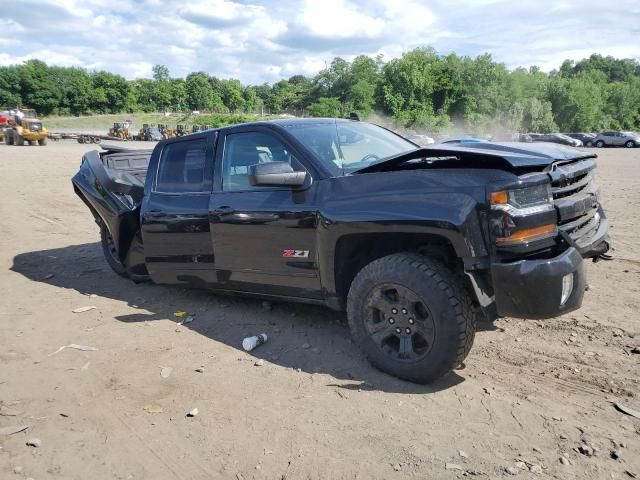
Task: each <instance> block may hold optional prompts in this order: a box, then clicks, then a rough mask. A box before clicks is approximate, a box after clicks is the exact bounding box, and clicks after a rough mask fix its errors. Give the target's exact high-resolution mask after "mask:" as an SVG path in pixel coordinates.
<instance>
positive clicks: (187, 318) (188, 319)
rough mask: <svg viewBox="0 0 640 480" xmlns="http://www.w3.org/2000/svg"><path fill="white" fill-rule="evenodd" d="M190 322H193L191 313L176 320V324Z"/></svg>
mask: <svg viewBox="0 0 640 480" xmlns="http://www.w3.org/2000/svg"><path fill="white" fill-rule="evenodd" d="M191 322H193V317H192V316H191V315H189V316H187V317H184V318H183V319H181V320H180V321H179V322H178V325H184V324H186V323H191Z"/></svg>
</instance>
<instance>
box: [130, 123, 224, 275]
mask: <svg viewBox="0 0 640 480" xmlns="http://www.w3.org/2000/svg"><path fill="white" fill-rule="evenodd" d="M215 135H216V132H211V133H210V134H208V135H207V136H199V137H197V138H194V139H188V140H186V139H180V140H179V141H174V142H167V143H166V144H165V145H164V147H163V149H162V151H161V152H160V155H159V157H158V160H157V163H156V164H155V165H151V167H155V169H156V176H155V179H154V181H153V184H152V185H151V191H150V192H149V193H148V194H147V195H146V196H145V200H144V202H143V204H142V208H141V221H142V237H143V242H144V253H145V262H146V265H147V269H148V270H149V273H150V275H151V278H152V279H153V280H154V281H155V282H157V283H169V284H185V285H192V286H207V285H208V284H210V283H211V282H212V281H213V279H214V277H215V276H214V260H215V258H214V251H213V246H212V244H211V236H210V232H209V197H210V195H211V189H212V185H213V157H214V150H213V144H214V140H215Z"/></svg>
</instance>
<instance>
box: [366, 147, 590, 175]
mask: <svg viewBox="0 0 640 480" xmlns="http://www.w3.org/2000/svg"><path fill="white" fill-rule="evenodd" d="M583 158H596V155H595V154H593V153H590V152H584V151H582V150H577V149H575V148H571V147H565V146H563V145H558V144H555V143H526V144H523V143H517V142H504V143H494V142H478V143H464V144H456V143H450V144H439V145H433V146H428V147H421V148H416V149H415V150H410V151H408V152H404V153H400V154H397V155H393V156H391V157H387V158H384V159H382V160H380V161H378V162H376V163H374V164H372V165H369V166H367V167H364V168H361V169H359V170H356V171H355V172H353V173H355V174H359V173H373V172H385V171H392V170H400V169H402V168H403V165H404V164H405V163H406V162H409V161H411V160H420V159H425V160H426V161H425V162H423V163H424V165H425V168H433V165H436V164H437V165H438V166H440V161H442V162H443V163H444V164H445V165H447V166H449V165H450V164H451V162H452V161H454V162H455V164H456V165H455V166H457V167H461V166H464V167H469V168H478V167H480V168H482V167H500V168H504V169H507V170H511V171H514V172H523V171H531V170H544V169H545V168H547V167H549V166H551V164H553V163H555V162H558V161H565V162H569V161H573V160H578V159H583ZM459 162H462V165H460V163H459ZM445 165H442V166H445Z"/></svg>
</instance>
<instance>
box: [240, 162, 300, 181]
mask: <svg viewBox="0 0 640 480" xmlns="http://www.w3.org/2000/svg"><path fill="white" fill-rule="evenodd" d="M306 180H307V172H296V171H294V170H293V168H291V165H289V164H288V163H287V162H268V163H258V164H256V165H251V166H250V167H249V183H250V184H251V186H253V187H301V186H302V185H304V182H305V181H306Z"/></svg>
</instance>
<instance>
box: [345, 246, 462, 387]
mask: <svg viewBox="0 0 640 480" xmlns="http://www.w3.org/2000/svg"><path fill="white" fill-rule="evenodd" d="M347 312H348V317H349V327H350V329H351V335H352V337H353V339H354V342H355V343H356V344H357V345H358V346H359V347H360V348H361V349H362V351H363V352H364V353H365V355H366V356H367V358H368V359H369V361H370V362H371V363H372V364H373V365H374V366H375V367H376V368H378V369H380V370H382V371H383V372H386V373H389V374H391V375H394V376H396V377H398V378H402V379H404V380H409V381H411V382H416V383H429V382H432V381H434V380H436V379H438V378H440V377H442V376H444V375H446V374H447V373H449V372H450V371H451V370H453V369H454V368H456V367H457V366H458V365H460V364H461V363H462V362H463V360H464V359H465V357H466V356H467V354H468V353H469V350H470V349H471V345H472V344H473V338H474V336H475V313H474V311H473V305H472V301H471V297H470V296H469V294H468V293H467V290H466V289H465V287H464V285H462V284H461V281H460V280H459V279H458V278H457V277H456V276H455V275H454V273H453V272H452V271H451V270H449V269H448V268H447V267H445V266H444V265H443V264H441V263H440V262H438V261H436V260H433V259H431V258H429V257H425V256H421V255H417V254H410V253H401V254H394V255H389V256H386V257H383V258H380V259H378V260H375V261H373V262H371V263H370V264H369V265H367V266H366V267H364V268H363V269H362V270H361V271H360V272H359V273H358V275H357V276H356V278H355V279H354V281H353V283H352V284H351V288H350V289H349V295H348V299H347Z"/></svg>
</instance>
